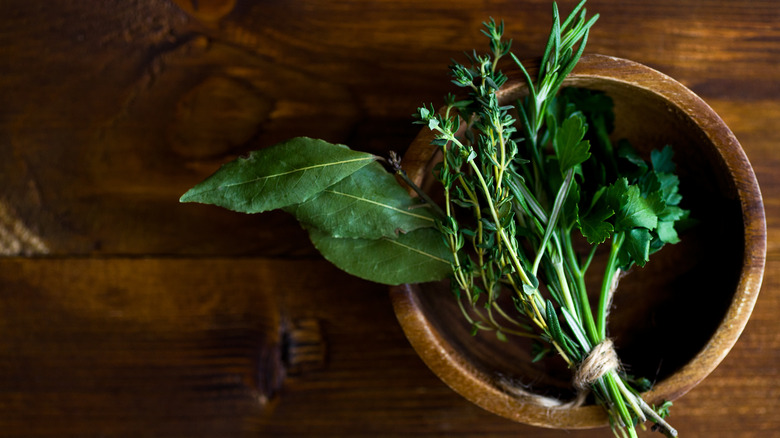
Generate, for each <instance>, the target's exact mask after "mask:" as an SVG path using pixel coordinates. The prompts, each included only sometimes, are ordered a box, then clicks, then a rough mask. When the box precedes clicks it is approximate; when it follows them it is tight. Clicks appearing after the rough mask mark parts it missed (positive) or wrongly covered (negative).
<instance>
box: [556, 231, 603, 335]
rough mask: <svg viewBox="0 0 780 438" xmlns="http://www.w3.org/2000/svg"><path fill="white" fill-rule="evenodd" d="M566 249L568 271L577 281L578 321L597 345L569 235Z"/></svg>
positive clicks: (584, 288)
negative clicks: (579, 313)
mask: <svg viewBox="0 0 780 438" xmlns="http://www.w3.org/2000/svg"><path fill="white" fill-rule="evenodd" d="M564 247H565V248H566V255H567V257H568V259H569V269H571V271H572V273H573V274H574V277H575V278H576V280H577V298H578V301H579V304H580V306H579V308H580V310H581V312H582V314H581V315H580V320H582V321H584V322H585V332H586V333H587V334H588V339H589V340H590V342H591V343H592V344H593V345H596V344H598V343H599V341H600V340H599V337H598V330H597V329H596V322H595V320H594V319H593V311H592V310H591V307H590V300H589V299H588V289H587V286H586V285H585V275H584V273H583V272H582V270H581V269H580V267H579V264H578V263H577V255H576V254H575V252H574V245H572V242H571V235H570V234H569V236H568V238H567V239H566V241H565V242H564Z"/></svg>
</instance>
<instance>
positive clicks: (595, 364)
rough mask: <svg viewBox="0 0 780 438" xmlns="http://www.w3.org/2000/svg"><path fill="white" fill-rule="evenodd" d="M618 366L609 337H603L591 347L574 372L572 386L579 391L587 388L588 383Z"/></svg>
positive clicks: (590, 383)
mask: <svg viewBox="0 0 780 438" xmlns="http://www.w3.org/2000/svg"><path fill="white" fill-rule="evenodd" d="M618 368H620V360H619V359H618V356H617V353H615V346H614V344H613V343H612V341H611V340H610V339H604V340H603V341H601V343H600V344H598V345H596V346H595V347H593V349H592V350H590V353H589V354H588V356H587V357H586V358H585V360H583V361H582V363H580V365H579V366H578V367H577V372H576V373H575V374H574V381H573V383H574V387H575V388H577V390H579V391H584V390H587V389H588V388H589V387H590V385H592V384H593V383H595V382H596V381H597V380H599V379H600V378H602V377H603V376H604V375H605V374H607V373H609V372H610V371H614V370H616V369H618Z"/></svg>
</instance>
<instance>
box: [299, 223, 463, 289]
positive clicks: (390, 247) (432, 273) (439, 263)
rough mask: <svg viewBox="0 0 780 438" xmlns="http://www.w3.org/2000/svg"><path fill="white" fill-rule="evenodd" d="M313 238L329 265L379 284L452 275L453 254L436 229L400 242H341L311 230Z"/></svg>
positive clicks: (420, 231)
mask: <svg viewBox="0 0 780 438" xmlns="http://www.w3.org/2000/svg"><path fill="white" fill-rule="evenodd" d="M309 237H310V238H311V240H312V242H313V243H314V246H315V247H316V248H317V249H318V250H319V251H320V253H322V255H323V256H324V257H325V259H327V260H328V261H329V262H331V263H333V264H334V265H336V266H337V267H338V268H340V269H342V270H344V271H346V272H347V273H349V274H351V275H354V276H356V277H360V278H363V279H365V280H369V281H373V282H376V283H383V284H389V285H398V284H404V283H424V282H428V281H438V280H443V279H445V278H447V277H448V276H449V275H450V274H452V267H451V255H450V252H449V250H448V248H447V246H446V245H445V243H444V239H442V237H441V232H439V231H438V230H437V229H435V228H420V229H418V230H415V231H412V232H410V233H407V234H402V235H400V236H398V238H397V239H390V238H387V237H383V238H381V239H350V238H338V237H332V236H330V235H328V234H327V233H325V232H323V231H320V230H317V229H316V228H311V229H309Z"/></svg>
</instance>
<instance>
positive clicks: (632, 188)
mask: <svg viewBox="0 0 780 438" xmlns="http://www.w3.org/2000/svg"><path fill="white" fill-rule="evenodd" d="M608 192H609V193H610V196H612V197H615V198H618V199H619V200H620V209H619V210H618V211H617V217H616V218H615V231H617V232H620V231H627V230H631V229H632V228H636V227H644V228H647V229H648V230H653V229H655V227H656V226H657V225H658V214H660V213H661V212H662V211H663V209H664V207H665V205H664V204H663V201H661V200H660V199H659V198H658V197H653V196H651V197H649V198H644V197H643V196H642V193H641V190H640V188H639V186H637V185H633V184H632V185H629V184H628V180H626V179H625V178H621V179H619V180H618V181H616V182H615V183H614V184H613V185H612V186H610V189H609V190H608Z"/></svg>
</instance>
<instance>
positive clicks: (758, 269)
mask: <svg viewBox="0 0 780 438" xmlns="http://www.w3.org/2000/svg"><path fill="white" fill-rule="evenodd" d="M508 74H509V73H508ZM603 81H607V82H610V83H614V84H618V85H619V86H624V87H625V86H627V87H634V88H637V89H640V90H643V91H644V92H647V93H652V94H654V95H656V96H658V98H660V99H663V100H665V101H666V102H668V104H669V105H670V106H671V107H674V108H676V109H678V110H679V111H681V112H682V113H684V114H685V115H686V116H687V117H688V118H690V119H691V120H692V121H693V122H694V123H695V124H696V125H698V126H699V127H700V129H701V130H702V131H703V132H704V134H705V135H706V136H707V138H708V140H709V142H711V143H712V145H713V146H714V148H715V149H716V151H717V154H718V155H719V157H720V159H721V160H722V162H723V163H724V164H725V167H726V172H727V174H728V176H727V177H728V178H729V179H731V181H732V183H733V185H734V187H735V190H736V196H737V197H738V199H739V203H740V206H741V211H742V222H743V226H744V245H745V246H744V254H743V257H742V270H741V272H740V275H739V280H738V285H737V290H736V292H735V294H734V296H733V298H732V300H731V303H730V304H729V307H728V310H727V312H726V315H725V317H724V318H723V320H722V321H721V323H720V324H719V326H718V327H717V329H716V330H715V332H714V334H713V336H712V337H711V338H710V339H709V341H708V342H707V343H706V344H705V345H704V347H703V348H702V349H701V351H699V352H698V354H696V356H695V357H694V358H693V359H692V360H691V361H689V362H688V363H687V364H685V365H684V366H683V367H682V368H680V369H679V370H677V371H676V372H675V373H674V374H672V375H670V376H668V377H667V378H665V379H664V380H662V381H660V382H658V383H657V384H656V385H655V387H654V388H653V389H652V390H651V391H649V392H647V393H645V394H643V397H644V398H645V400H647V401H648V402H649V403H659V402H661V401H663V400H675V399H677V398H679V397H680V396H682V395H683V394H685V393H686V392H688V391H689V390H690V389H691V388H693V387H694V386H695V385H696V384H698V383H699V382H700V381H701V380H702V379H704V378H705V377H706V376H707V375H708V374H710V373H711V372H712V371H713V370H714V369H715V368H716V367H717V365H718V364H719V363H720V362H721V361H722V360H723V358H724V357H725V356H726V355H727V354H728V352H729V351H730V350H731V348H732V347H733V345H734V344H735V343H736V341H737V339H738V338H739V335H740V334H741V333H742V330H743V329H744V327H745V325H746V324H747V321H748V319H749V318H750V314H751V312H752V309H753V307H754V305H755V302H756V299H757V297H758V293H759V290H760V287H761V281H762V278H763V271H764V261H765V255H766V225H765V217H764V207H763V202H762V198H761V193H760V190H759V187H758V182H757V180H756V177H755V174H754V172H753V169H752V167H751V165H750V163H749V161H748V159H747V156H746V155H745V153H744V151H743V150H742V147H741V146H740V144H739V142H738V141H737V139H736V137H735V136H734V134H733V133H732V132H731V131H730V130H729V128H728V127H727V126H726V125H725V123H724V122H723V121H722V120H721V118H720V117H719V116H718V115H717V114H716V113H715V112H714V111H713V110H712V108H710V107H709V105H707V104H706V103H705V102H704V101H703V100H702V99H701V98H699V97H698V96H696V95H695V94H694V93H693V92H692V91H690V90H689V89H688V88H686V87H685V86H683V85H682V84H680V83H679V82H677V81H675V80H674V79H672V78H670V77H668V76H666V75H664V74H662V73H660V72H658V71H656V70H654V69H652V68H650V67H647V66H644V65H642V64H639V63H636V62H633V61H628V60H624V59H620V58H615V57H609V56H603V55H584V56H583V57H582V58H581V59H580V62H579V63H578V65H577V67H576V68H575V69H574V70H573V71H572V73H571V74H570V75H569V77H568V78H567V80H566V82H565V83H564V85H568V86H573V85H574V86H587V85H588V84H591V83H594V82H603ZM524 89H525V84H524V82H523V81H522V80H520V77H519V75H518V79H515V80H513V79H512V76H511V74H510V80H509V81H508V82H507V84H506V85H505V86H504V87H503V88H502V91H501V94H502V96H514V95H517V96H519V95H521V94H522V93H523V90H524ZM432 139H433V137H432V133H431V132H430V131H428V130H423V131H421V133H420V134H419V135H418V137H417V138H416V139H415V140H414V142H413V143H412V146H411V147H410V148H409V150H408V151H407V153H406V155H405V156H404V159H403V163H404V167H405V169H406V170H407V172H408V174H409V176H410V177H411V178H412V180H414V181H415V182H416V183H418V184H420V183H422V181H423V179H424V178H425V177H426V176H427V175H429V174H430V171H431V166H432V162H431V161H432V155H433V152H434V150H435V149H434V147H433V146H430V141H431V140H432ZM417 288H418V286H417V285H403V286H399V287H395V288H392V289H391V298H392V301H393V305H394V309H395V313H396V316H397V317H398V320H399V322H400V324H401V326H402V328H403V330H404V332H405V334H406V336H407V338H408V339H409V342H410V343H411V345H412V347H413V348H414V349H415V350H416V352H417V353H418V355H419V356H420V357H421V358H422V359H423V361H424V362H425V363H426V365H427V366H428V367H429V368H430V369H431V370H432V371H433V372H434V373H435V374H436V375H437V376H438V377H439V378H440V379H441V380H442V381H444V382H445V383H446V384H447V385H449V386H450V387H451V388H452V389H454V390H455V391H456V392H458V393H460V394H461V395H462V396H464V397H465V398H467V399H469V400H470V401H471V402H473V403H475V404H477V405H478V406H481V407H482V408H484V409H486V410H488V411H490V412H493V413H495V414H497V415H500V416H503V417H505V418H508V419H511V420H514V421H518V422H522V423H526V424H531V425H536V426H542V427H551V428H564V429H578V428H591V427H601V426H606V425H608V419H607V416H606V414H605V412H604V411H603V409H602V408H601V407H598V406H582V407H578V408H549V407H545V406H540V405H538V404H535V402H534V401H533V400H534V399H533V397H531V396H529V397H525V396H523V393H524V390H519V391H517V392H514V391H513V394H511V395H510V394H509V393H507V392H506V391H505V390H503V389H502V388H500V387H499V386H497V385H496V384H495V382H494V381H495V379H493V378H491V377H490V376H488V375H486V374H485V373H484V372H483V371H481V370H479V369H478V368H477V367H475V366H473V365H472V364H470V363H468V361H467V360H465V358H464V357H463V356H461V355H459V353H458V351H457V350H456V349H455V348H453V347H452V346H451V345H448V343H447V342H446V340H445V338H444V337H443V336H442V334H441V333H440V332H439V331H438V330H437V329H436V327H435V326H434V325H433V324H431V322H430V321H429V320H428V318H427V316H426V315H425V314H424V312H422V310H421V307H420V303H419V301H418V300H417V299H416V292H417V291H418V290H417Z"/></svg>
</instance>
